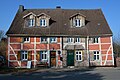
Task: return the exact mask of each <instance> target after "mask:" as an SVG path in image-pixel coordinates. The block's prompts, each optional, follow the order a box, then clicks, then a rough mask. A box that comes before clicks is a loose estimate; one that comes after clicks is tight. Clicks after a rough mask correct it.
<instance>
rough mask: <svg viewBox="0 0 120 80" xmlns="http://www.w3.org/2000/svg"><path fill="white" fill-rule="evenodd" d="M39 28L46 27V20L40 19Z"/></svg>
mask: <svg viewBox="0 0 120 80" xmlns="http://www.w3.org/2000/svg"><path fill="white" fill-rule="evenodd" d="M40 26H41V27H46V19H40Z"/></svg>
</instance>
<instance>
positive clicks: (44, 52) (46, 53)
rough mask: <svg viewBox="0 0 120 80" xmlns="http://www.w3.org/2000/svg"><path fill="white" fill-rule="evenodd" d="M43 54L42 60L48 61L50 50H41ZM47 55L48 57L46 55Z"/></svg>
mask: <svg viewBox="0 0 120 80" xmlns="http://www.w3.org/2000/svg"><path fill="white" fill-rule="evenodd" d="M41 54H42V59H41V60H42V61H46V60H47V59H48V58H47V56H48V52H47V51H41ZM45 56H46V57H45Z"/></svg>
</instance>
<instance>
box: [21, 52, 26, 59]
mask: <svg viewBox="0 0 120 80" xmlns="http://www.w3.org/2000/svg"><path fill="white" fill-rule="evenodd" d="M27 59H28V52H27V51H21V60H27Z"/></svg>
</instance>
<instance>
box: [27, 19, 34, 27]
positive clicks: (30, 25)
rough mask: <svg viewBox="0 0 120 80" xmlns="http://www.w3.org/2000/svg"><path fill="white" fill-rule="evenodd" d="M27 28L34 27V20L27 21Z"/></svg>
mask: <svg viewBox="0 0 120 80" xmlns="http://www.w3.org/2000/svg"><path fill="white" fill-rule="evenodd" d="M28 26H29V27H32V26H34V19H29V20H28Z"/></svg>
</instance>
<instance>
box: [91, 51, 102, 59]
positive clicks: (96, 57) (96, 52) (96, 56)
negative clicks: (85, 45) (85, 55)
mask: <svg viewBox="0 0 120 80" xmlns="http://www.w3.org/2000/svg"><path fill="white" fill-rule="evenodd" d="M93 52H94V60H99V57H100V54H99V51H93Z"/></svg>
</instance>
